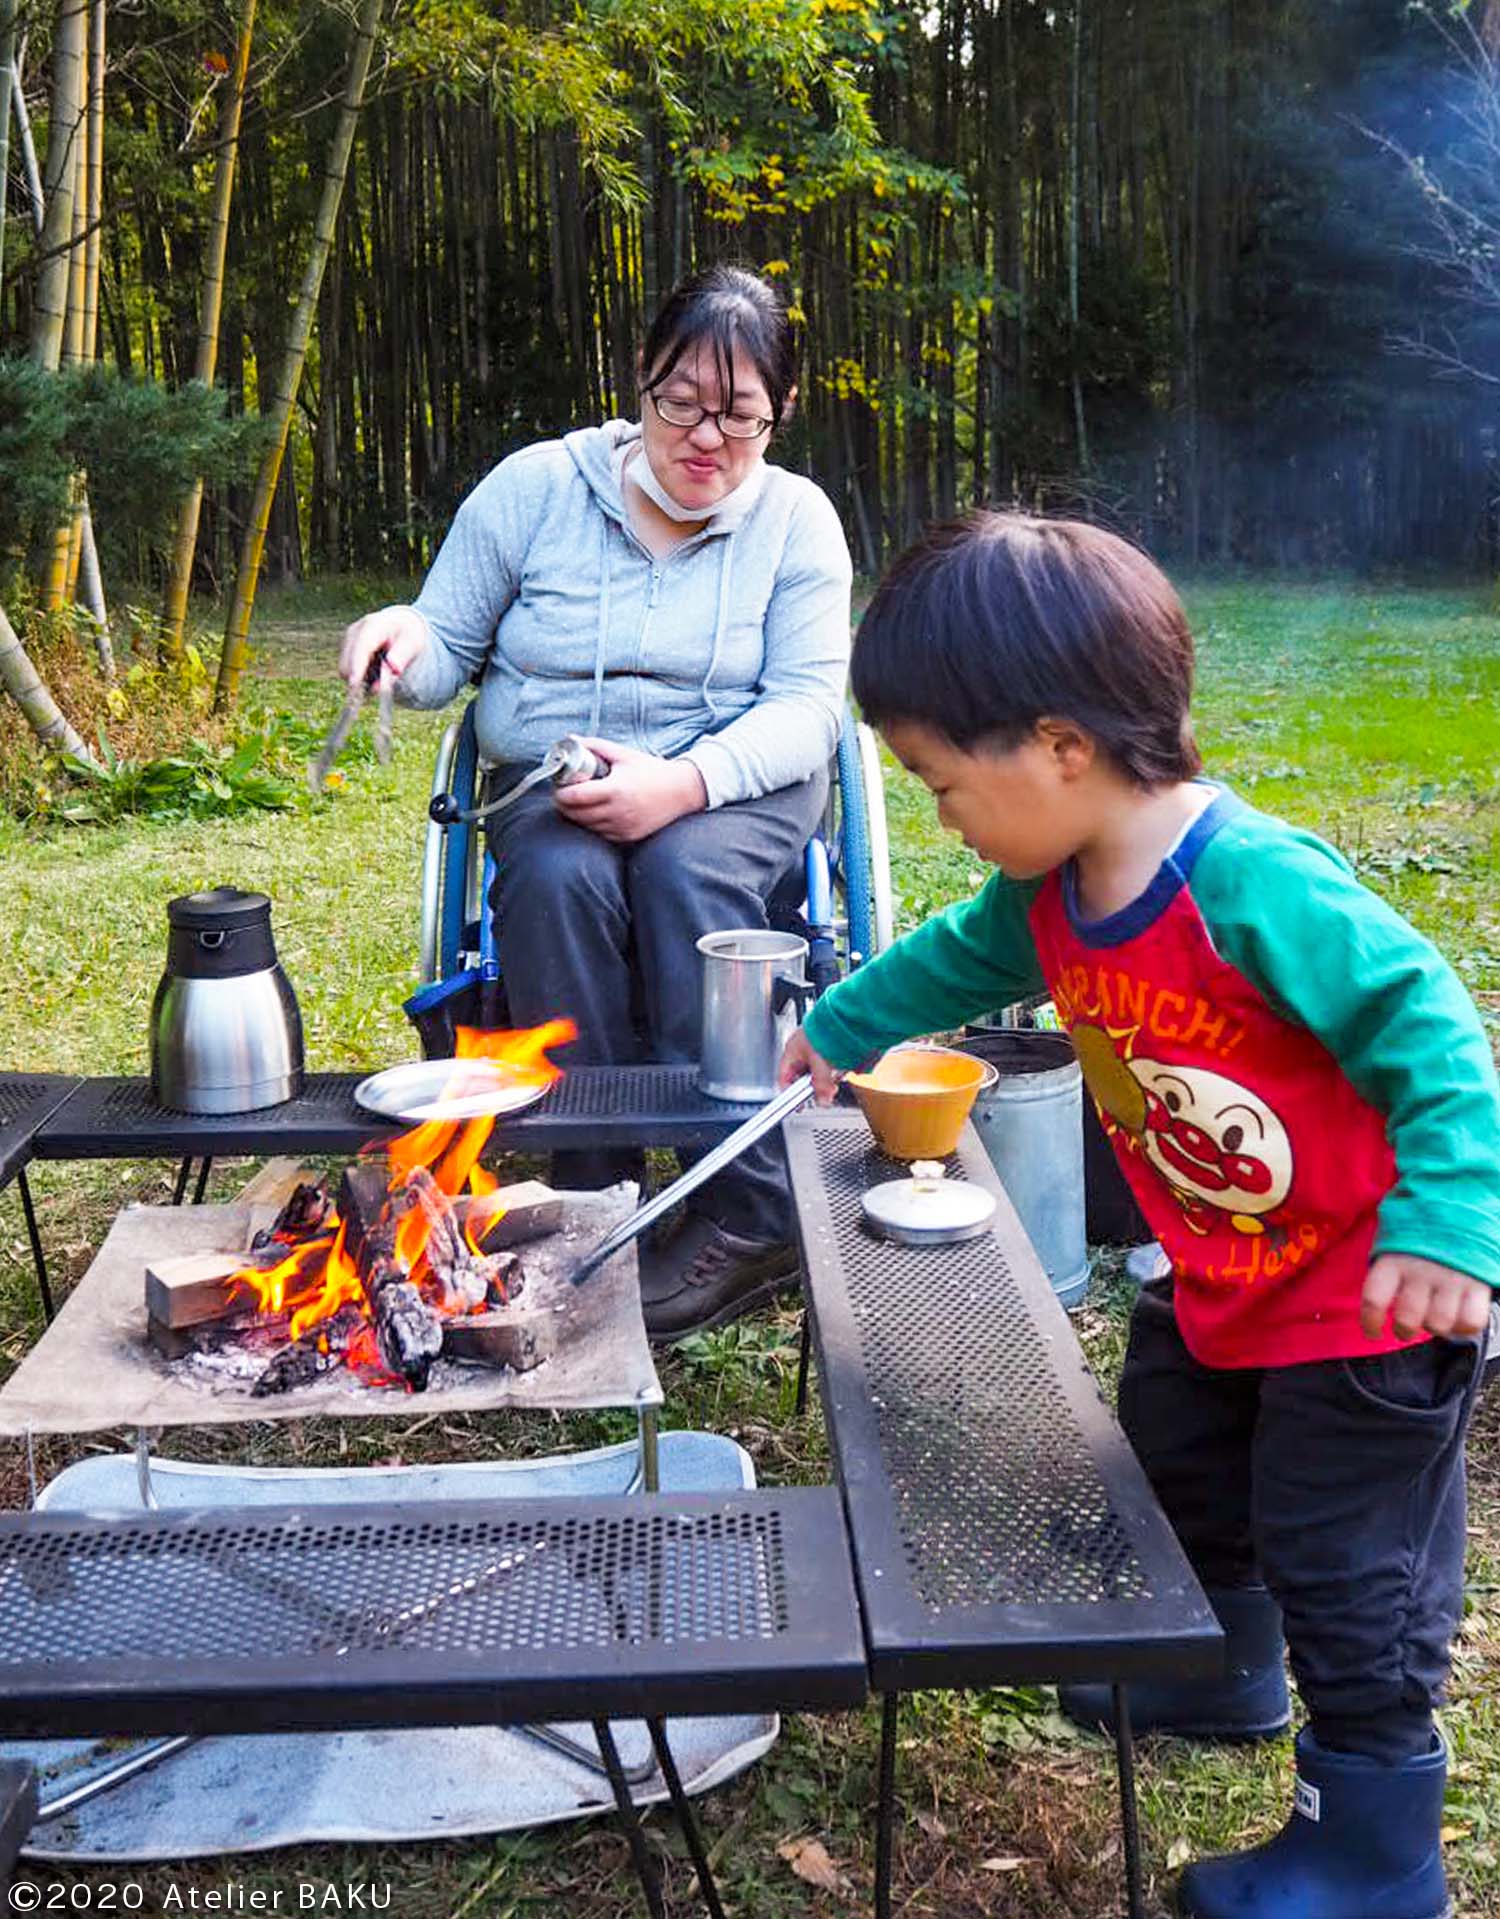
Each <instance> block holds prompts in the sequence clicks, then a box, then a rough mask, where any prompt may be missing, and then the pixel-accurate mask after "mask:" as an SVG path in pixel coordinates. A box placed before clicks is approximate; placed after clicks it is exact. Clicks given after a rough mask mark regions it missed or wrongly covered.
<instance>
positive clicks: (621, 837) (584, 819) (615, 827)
mask: <svg viewBox="0 0 1500 1919" xmlns="http://www.w3.org/2000/svg"><path fill="white" fill-rule="evenodd" d="M579 737H580V738H581V739H582V741H583V743H584V745H585V746H587V747H589V748H590V749H591V751H593V752H594V753H596V754H597V755H598V757H599V758H600V759H601V760H605V761H607V762H608V764H609V777H608V778H607V779H603V780H579V781H577V782H576V784H574V785H572V786H559V787H558V788H557V790H556V792H555V793H554V794H553V803H554V804H555V805H556V807H557V810H558V812H559V813H561V814H562V815H563V817H564V818H565V819H569V820H571V821H572V822H573V824H574V825H575V826H586V827H587V828H588V829H589V831H590V832H591V833H597V834H598V835H599V836H600V838H601V839H606V840H614V841H616V842H617V843H618V844H620V845H625V846H629V845H633V844H634V843H635V841H637V840H645V839H650V837H651V835H652V834H653V833H659V832H660V831H661V829H662V828H663V827H664V826H670V825H671V824H672V822H673V820H680V819H681V818H682V817H683V815H684V814H685V813H701V812H702V811H703V809H704V807H705V806H706V805H707V804H708V795H707V794H706V793H705V792H704V790H703V776H702V774H701V773H700V772H699V771H698V769H697V767H696V766H694V765H693V763H692V761H691V760H663V759H659V758H658V757H657V756H656V754H655V753H642V752H640V751H638V750H637V749H636V748H635V747H633V746H621V745H620V744H619V742H618V741H616V740H600V739H595V738H593V737H592V736H591V735H589V734H587V733H585V734H581V735H580V736H579Z"/></svg>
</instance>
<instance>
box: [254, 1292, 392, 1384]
mask: <svg viewBox="0 0 1500 1919" xmlns="http://www.w3.org/2000/svg"><path fill="white" fill-rule="evenodd" d="M364 1323H365V1316H364V1314H363V1313H362V1312H361V1311H360V1310H359V1308H358V1307H357V1306H356V1305H354V1304H353V1303H352V1302H346V1303H345V1304H344V1305H342V1306H340V1307H339V1309H338V1311H337V1312H336V1313H334V1314H332V1315H331V1317H329V1318H328V1319H324V1320H320V1321H319V1323H318V1324H317V1325H316V1326H312V1327H309V1329H308V1330H307V1331H306V1332H305V1333H304V1334H303V1335H302V1337H301V1338H300V1339H294V1340H293V1341H292V1343H291V1345H290V1346H287V1347H284V1348H283V1350H282V1351H281V1352H279V1353H277V1355H276V1357H275V1358H274V1359H273V1360H272V1361H271V1363H270V1365H269V1366H267V1368H266V1370H265V1371H264V1372H263V1373H262V1374H261V1376H260V1378H259V1379H258V1380H256V1382H255V1384H254V1386H252V1387H251V1389H250V1391H251V1397H252V1398H254V1399H266V1398H269V1397H270V1395H271V1394H273V1393H289V1392H292V1391H293V1390H294V1389H295V1388H296V1387H298V1386H310V1385H311V1384H312V1382H313V1381H314V1380H315V1379H320V1378H321V1377H322V1376H323V1374H324V1373H331V1372H333V1371H334V1370H335V1368H337V1367H339V1366H342V1365H343V1363H344V1358H345V1355H346V1353H347V1352H348V1349H349V1343H350V1341H351V1340H352V1339H353V1338H354V1337H355V1335H356V1334H357V1333H358V1332H359V1331H360V1329H361V1328H362V1327H363V1325H364Z"/></svg>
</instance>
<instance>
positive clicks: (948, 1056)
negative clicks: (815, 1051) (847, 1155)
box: [844, 1046, 999, 1159]
mask: <svg viewBox="0 0 1500 1919" xmlns="http://www.w3.org/2000/svg"><path fill="white" fill-rule="evenodd" d="M998 1078H999V1074H998V1073H997V1072H996V1071H995V1068H994V1067H993V1066H991V1065H990V1064H989V1063H988V1061H986V1060H982V1059H975V1058H974V1057H973V1056H972V1055H970V1054H968V1053H957V1052H954V1051H953V1050H952V1048H951V1047H946V1046H893V1047H892V1048H891V1050H890V1052H888V1053H887V1054H885V1055H884V1057H883V1058H881V1059H879V1060H877V1061H876V1063H875V1065H874V1066H873V1067H872V1068H871V1070H870V1071H869V1072H868V1073H846V1074H845V1075H844V1084H845V1085H846V1086H849V1087H852V1088H853V1090H854V1097H855V1098H856V1099H857V1100H858V1101H859V1104H860V1110H861V1111H862V1112H863V1113H864V1116H865V1119H866V1120H867V1121H868V1123H869V1127H870V1131H871V1132H872V1133H873V1134H874V1135H875V1141H876V1144H877V1145H878V1146H879V1147H880V1149H881V1151H882V1152H884V1153H888V1154H889V1155H890V1157H891V1158H892V1159H946V1158H947V1156H948V1154H949V1153H951V1152H953V1150H954V1149H955V1148H956V1147H957V1145H958V1136H959V1134H960V1133H961V1132H962V1131H963V1129H964V1121H965V1120H966V1119H967V1118H968V1117H969V1113H970V1111H971V1110H972V1108H973V1105H974V1101H975V1100H976V1099H977V1098H978V1097H979V1093H980V1089H981V1088H982V1087H985V1086H993V1085H994V1083H995V1081H996V1080H997V1079H998Z"/></svg>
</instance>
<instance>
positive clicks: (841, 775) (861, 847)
mask: <svg viewBox="0 0 1500 1919" xmlns="http://www.w3.org/2000/svg"><path fill="white" fill-rule="evenodd" d="M824 838H825V840H826V842H827V845H828V849H829V865H830V868H831V873H832V879H833V890H834V898H835V901H836V902H837V904H838V905H839V906H840V907H841V908H842V912H841V914H840V918H841V920H842V922H843V926H842V931H843V939H842V941H841V946H842V951H841V953H840V959H841V961H842V965H843V970H844V971H845V972H850V971H852V970H853V968H854V967H855V966H857V965H859V964H861V963H862V962H863V961H864V960H867V959H873V958H874V956H875V955H876V954H877V953H881V952H884V950H885V948H886V947H887V946H889V945H890V943H891V939H892V936H893V913H892V907H891V873H890V842H889V839H888V836H887V832H886V818H885V787H884V783H883V780H882V777H881V772H880V755H879V750H878V747H877V745H876V741H875V735H874V734H873V732H871V730H870V728H869V727H868V726H865V725H862V724H860V723H858V722H856V721H855V720H854V719H853V717H852V716H848V715H846V717H845V720H844V726H843V730H842V732H841V733H840V734H839V745H838V756H837V778H836V780H835V781H834V784H833V788H832V790H831V791H830V794H829V811H828V815H827V816H826V817H825V822H824Z"/></svg>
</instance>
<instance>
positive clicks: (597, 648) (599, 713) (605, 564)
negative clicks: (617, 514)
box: [589, 513, 609, 735]
mask: <svg viewBox="0 0 1500 1919" xmlns="http://www.w3.org/2000/svg"><path fill="white" fill-rule="evenodd" d="M608 638H609V515H608V514H607V513H601V514H600V515H599V626H598V630H597V631H596V633H595V635H594V704H593V709H592V711H591V712H590V714H589V731H590V733H593V734H595V735H597V734H598V731H599V725H600V722H601V720H602V719H603V717H604V648H605V643H606V641H607V640H608Z"/></svg>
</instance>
